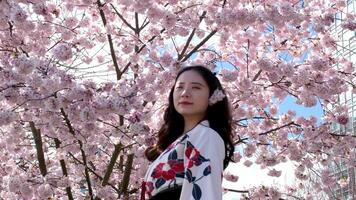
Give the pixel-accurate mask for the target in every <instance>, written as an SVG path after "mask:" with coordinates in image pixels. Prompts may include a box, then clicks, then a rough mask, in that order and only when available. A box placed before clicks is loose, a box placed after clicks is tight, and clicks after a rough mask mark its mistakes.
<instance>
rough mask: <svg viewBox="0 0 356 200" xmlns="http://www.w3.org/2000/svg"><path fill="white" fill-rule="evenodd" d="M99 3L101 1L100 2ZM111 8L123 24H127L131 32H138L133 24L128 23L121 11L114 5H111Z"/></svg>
mask: <svg viewBox="0 0 356 200" xmlns="http://www.w3.org/2000/svg"><path fill="white" fill-rule="evenodd" d="M98 1H99V0H98ZM110 5H111V7H112V8H113V9H114V11H115V13H116V14H117V16H119V18H120V19H121V20H122V22H124V24H126V26H128V27H129V28H130V29H131V30H133V31H134V32H136V29H135V28H134V27H133V26H131V24H130V23H129V22H127V21H126V19H125V18H124V17H123V16H122V15H121V14H120V13H119V11H118V10H117V9H116V8H115V6H114V5H113V4H110Z"/></svg>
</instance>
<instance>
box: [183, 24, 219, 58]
mask: <svg viewBox="0 0 356 200" xmlns="http://www.w3.org/2000/svg"><path fill="white" fill-rule="evenodd" d="M216 32H217V30H213V31H212V32H210V33H209V35H207V36H206V37H205V38H204V39H203V40H202V41H201V42H200V43H199V44H198V45H197V46H195V47H194V49H192V50H191V51H190V52H189V53H188V54H187V55H186V56H185V57H184V58H183V60H181V61H182V62H184V61H186V60H188V59H189V57H190V56H191V55H193V53H195V52H196V51H197V50H198V49H199V48H200V47H202V46H203V45H204V44H205V43H206V42H207V41H208V40H209V39H210V38H211V37H212V36H213V35H215V33H216Z"/></svg>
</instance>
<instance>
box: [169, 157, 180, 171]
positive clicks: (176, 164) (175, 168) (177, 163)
mask: <svg viewBox="0 0 356 200" xmlns="http://www.w3.org/2000/svg"><path fill="white" fill-rule="evenodd" d="M168 164H169V166H170V167H171V169H172V170H173V171H174V172H175V173H180V172H183V171H184V162H183V160H169V161H168Z"/></svg>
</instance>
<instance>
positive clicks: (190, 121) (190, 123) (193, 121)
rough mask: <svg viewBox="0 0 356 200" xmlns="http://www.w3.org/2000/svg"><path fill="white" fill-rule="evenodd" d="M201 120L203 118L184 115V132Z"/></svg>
mask: <svg viewBox="0 0 356 200" xmlns="http://www.w3.org/2000/svg"><path fill="white" fill-rule="evenodd" d="M201 121H203V118H201V117H200V118H197V117H194V118H189V117H185V118H184V132H183V133H186V132H188V131H190V130H192V129H193V128H194V127H195V126H196V125H197V124H198V123H199V122H201Z"/></svg>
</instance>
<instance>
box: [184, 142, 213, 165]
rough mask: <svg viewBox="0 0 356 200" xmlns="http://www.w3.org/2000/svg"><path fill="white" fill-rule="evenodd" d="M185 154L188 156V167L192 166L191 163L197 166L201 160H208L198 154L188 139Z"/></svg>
mask: <svg viewBox="0 0 356 200" xmlns="http://www.w3.org/2000/svg"><path fill="white" fill-rule="evenodd" d="M185 156H186V157H187V158H188V166H187V167H188V168H191V167H193V165H195V166H199V165H200V164H201V163H202V162H205V161H208V159H206V158H204V157H203V156H202V155H200V152H199V151H198V149H196V148H195V147H194V146H193V144H192V143H190V142H189V141H187V147H186V149H185Z"/></svg>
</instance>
